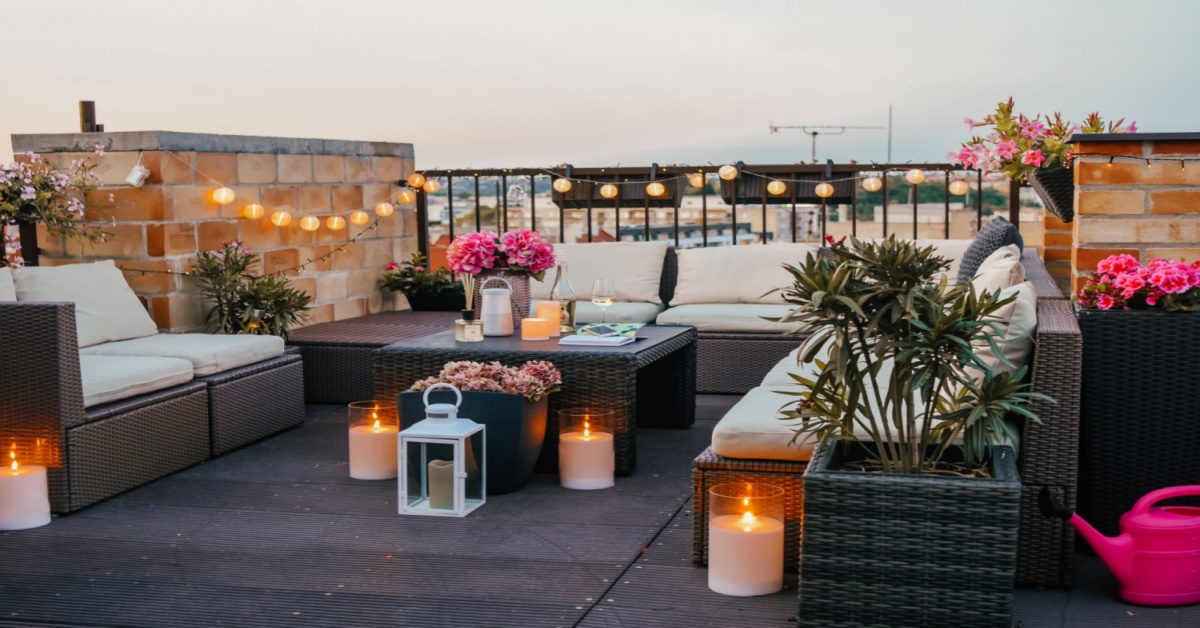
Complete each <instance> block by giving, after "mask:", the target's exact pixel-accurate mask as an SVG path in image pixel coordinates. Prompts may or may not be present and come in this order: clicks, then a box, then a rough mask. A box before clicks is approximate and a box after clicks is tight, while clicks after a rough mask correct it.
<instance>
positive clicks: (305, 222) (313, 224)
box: [300, 216, 321, 231]
mask: <svg viewBox="0 0 1200 628" xmlns="http://www.w3.org/2000/svg"><path fill="white" fill-rule="evenodd" d="M300 228H301V229H303V230H305V231H316V230H317V229H320V228H321V219H320V218H317V217H316V216H305V217H303V218H301V219H300Z"/></svg>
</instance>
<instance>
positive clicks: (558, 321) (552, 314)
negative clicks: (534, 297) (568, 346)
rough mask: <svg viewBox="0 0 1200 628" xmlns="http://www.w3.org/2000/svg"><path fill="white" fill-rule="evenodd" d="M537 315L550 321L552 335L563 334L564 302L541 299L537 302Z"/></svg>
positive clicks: (554, 336)
mask: <svg viewBox="0 0 1200 628" xmlns="http://www.w3.org/2000/svg"><path fill="white" fill-rule="evenodd" d="M536 313H537V317H538V318H544V319H546V320H548V321H550V336H551V337H553V338H557V337H559V336H561V335H562V329H561V328H562V304H561V303H559V302H558V301H541V302H540V303H538V304H537V312H536Z"/></svg>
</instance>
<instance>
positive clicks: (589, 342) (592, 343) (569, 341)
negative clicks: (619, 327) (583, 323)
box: [558, 336, 637, 347]
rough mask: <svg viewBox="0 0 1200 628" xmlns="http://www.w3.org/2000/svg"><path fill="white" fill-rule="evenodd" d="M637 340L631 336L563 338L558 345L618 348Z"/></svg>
mask: <svg viewBox="0 0 1200 628" xmlns="http://www.w3.org/2000/svg"><path fill="white" fill-rule="evenodd" d="M634 340H637V338H634V337H633V336H563V337H562V338H561V339H560V340H559V341H558V344H560V345H577V346H587V347H620V346H621V345H627V344H629V343H631V342H633V341H634Z"/></svg>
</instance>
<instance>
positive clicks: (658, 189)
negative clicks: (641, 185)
mask: <svg viewBox="0 0 1200 628" xmlns="http://www.w3.org/2000/svg"><path fill="white" fill-rule="evenodd" d="M666 193H667V186H665V185H663V184H662V183H659V182H658V181H651V182H650V183H649V184H647V185H646V194H649V195H650V196H653V197H654V198H658V197H660V196H663V195H665V194H666Z"/></svg>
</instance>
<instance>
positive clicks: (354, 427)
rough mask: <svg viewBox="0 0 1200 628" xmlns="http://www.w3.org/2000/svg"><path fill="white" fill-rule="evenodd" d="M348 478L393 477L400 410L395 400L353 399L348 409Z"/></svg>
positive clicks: (388, 478) (396, 472)
mask: <svg viewBox="0 0 1200 628" xmlns="http://www.w3.org/2000/svg"><path fill="white" fill-rule="evenodd" d="M348 415H349V422H350V477H352V478H354V479H356V480H390V479H392V478H394V477H396V476H397V474H398V470H397V464H396V461H397V459H398V458H397V456H398V450H397V444H398V442H399V441H398V438H397V437H398V435H399V434H400V413H399V412H398V411H397V409H396V402H394V401H384V400H381V399H375V400H372V401H355V402H354V403H352V404H350V408H349V413H348Z"/></svg>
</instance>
